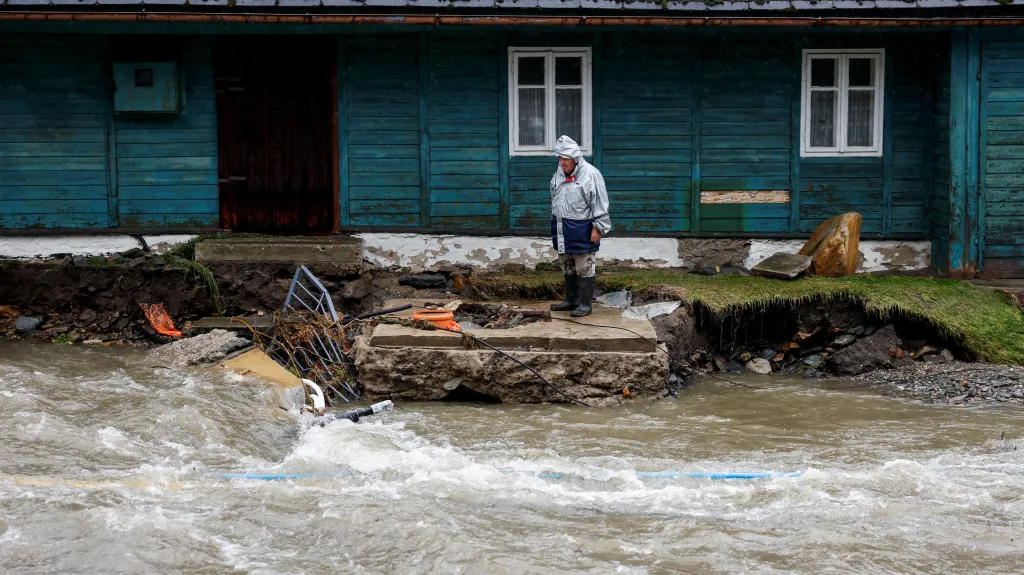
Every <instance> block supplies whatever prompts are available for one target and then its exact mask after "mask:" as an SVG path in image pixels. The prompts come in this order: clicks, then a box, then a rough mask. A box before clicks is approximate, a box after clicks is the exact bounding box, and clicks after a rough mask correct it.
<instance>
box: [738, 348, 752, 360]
mask: <svg viewBox="0 0 1024 575" xmlns="http://www.w3.org/2000/svg"><path fill="white" fill-rule="evenodd" d="M737 357H738V358H739V360H740V361H742V362H748V361H750V359H751V358H752V357H753V356H752V355H750V352H749V351H745V352H743V353H741V354H739V355H738V356H737Z"/></svg>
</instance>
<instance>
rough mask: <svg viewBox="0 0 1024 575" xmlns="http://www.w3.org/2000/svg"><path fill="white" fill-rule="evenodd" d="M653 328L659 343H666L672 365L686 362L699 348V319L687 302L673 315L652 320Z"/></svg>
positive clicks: (660, 316)
mask: <svg viewBox="0 0 1024 575" xmlns="http://www.w3.org/2000/svg"><path fill="white" fill-rule="evenodd" d="M651 326H652V327H653V328H654V333H656V334H657V335H658V341H662V342H665V346H666V347H667V348H668V355H669V357H670V358H671V359H672V365H677V364H678V363H679V362H682V361H685V360H686V358H687V357H689V355H690V354H691V353H693V351H694V349H695V347H696V346H697V318H696V316H695V315H694V312H693V307H692V306H691V305H690V304H689V303H687V302H683V304H682V305H680V306H679V307H677V308H676V309H675V311H673V312H672V313H668V314H665V315H659V316H657V317H655V318H652V319H651Z"/></svg>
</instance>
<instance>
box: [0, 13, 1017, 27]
mask: <svg viewBox="0 0 1024 575" xmlns="http://www.w3.org/2000/svg"><path fill="white" fill-rule="evenodd" d="M0 22H180V23H214V24H217V23H225V24H236V23H238V24H378V25H379V24H393V25H420V26H553V27H558V26H561V27H570V26H575V27H591V26H593V27H619V26H623V27H624V26H662V27H677V26H678V27H728V26H773V27H783V26H800V27H804V26H812V27H814V26H820V27H865V26H866V27H882V28H913V27H932V28H934V27H951V26H1020V25H1022V24H1024V17H1005V18H943V17H936V18H851V17H797V18H794V17H786V18H764V17H741V16H734V17H729V16H721V17H706V18H694V17H644V16H526V15H523V16H441V15H436V14H435V15H424V14H406V15H401V14H395V15H388V14H347V15H342V14H258V13H229V14H225V13H207V14H201V13H189V12H28V11H6V12H0Z"/></svg>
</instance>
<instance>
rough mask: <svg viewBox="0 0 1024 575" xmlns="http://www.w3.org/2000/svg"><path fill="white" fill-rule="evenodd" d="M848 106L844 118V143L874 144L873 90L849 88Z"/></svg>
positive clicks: (849, 144) (850, 144)
mask: <svg viewBox="0 0 1024 575" xmlns="http://www.w3.org/2000/svg"><path fill="white" fill-rule="evenodd" d="M849 106H850V109H849V112H848V114H847V120H846V145H847V146H872V145H874V143H875V134H874V130H875V91H874V90H850V104H849Z"/></svg>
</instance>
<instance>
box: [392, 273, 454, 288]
mask: <svg viewBox="0 0 1024 575" xmlns="http://www.w3.org/2000/svg"><path fill="white" fill-rule="evenodd" d="M398 284H399V285H405V286H409V287H411V288H415V289H444V288H446V287H448V279H447V278H445V276H443V275H440V274H418V275H408V276H402V277H400V278H398Z"/></svg>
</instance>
